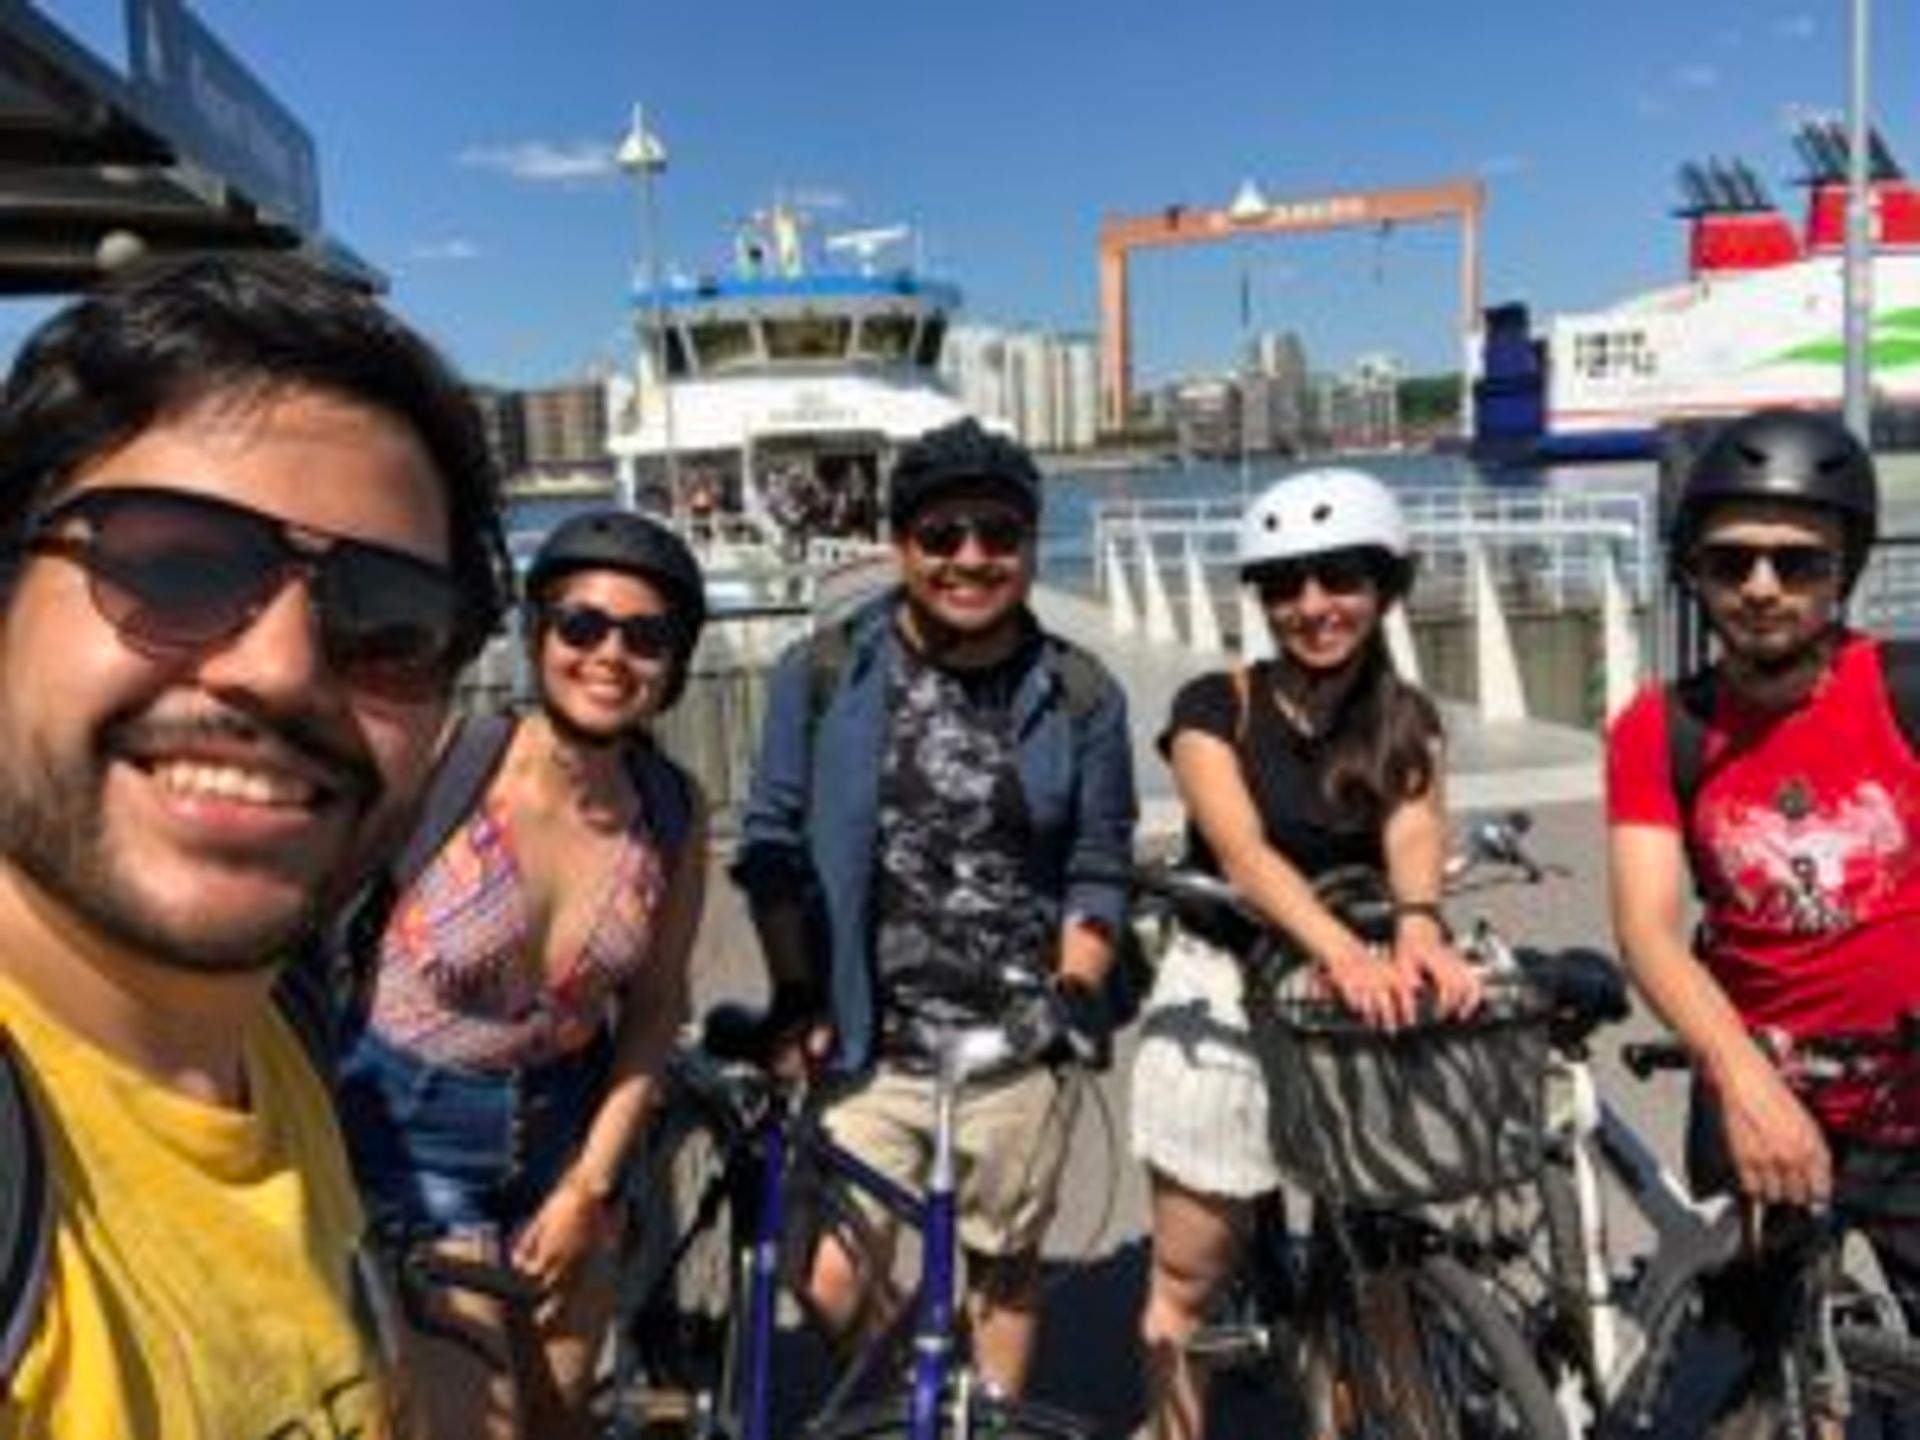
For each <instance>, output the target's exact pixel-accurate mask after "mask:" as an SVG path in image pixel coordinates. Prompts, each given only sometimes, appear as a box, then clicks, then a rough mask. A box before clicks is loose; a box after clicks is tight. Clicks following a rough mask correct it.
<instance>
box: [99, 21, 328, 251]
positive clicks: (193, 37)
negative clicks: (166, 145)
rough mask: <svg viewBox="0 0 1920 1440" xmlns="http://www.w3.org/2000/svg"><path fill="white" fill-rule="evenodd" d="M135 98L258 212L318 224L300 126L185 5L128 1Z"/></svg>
mask: <svg viewBox="0 0 1920 1440" xmlns="http://www.w3.org/2000/svg"><path fill="white" fill-rule="evenodd" d="M127 53H128V57H129V59H130V61H131V69H132V78H133V85H134V91H135V93H136V94H137V95H138V96H139V97H140V99H141V101H142V102H143V104H144V105H145V106H146V107H147V109H148V113H149V118H150V119H152V120H153V121H154V122H155V123H156V124H157V125H158V126H159V127H160V129H161V131H162V132H163V133H164V134H165V136H166V138H167V139H168V141H170V142H171V143H172V144H173V145H174V146H176V147H177V148H178V149H179V150H180V152H181V153H182V154H183V155H185V156H187V157H189V158H190V159H192V160H194V161H195V162H197V163H198V164H199V165H201V166H202V167H204V168H205V169H207V170H209V171H211V172H212V173H213V174H214V175H216V176H218V177H219V178H220V179H221V180H223V181H225V182H226V183H227V184H228V185H231V186H232V187H233V188H234V189H236V190H238V191H240V192H241V193H242V194H243V195H245V196H246V197H247V198H248V199H249V200H251V201H252V202H253V203H254V204H255V205H256V206H257V207H258V208H259V209H261V210H263V211H266V212H268V213H269V214H272V215H275V216H277V217H278V218H280V219H281V220H283V221H286V222H288V223H289V224H292V225H294V226H296V227H297V228H299V229H300V230H303V231H309V232H310V231H313V230H316V229H318V228H319V224H320V167H319V162H318V160H317V158H316V156H315V152H314V148H313V137H312V136H311V135H309V134H308V133H307V131H306V127H304V126H303V125H301V123H300V122H299V121H298V120H296V119H295V118H294V117H293V115H292V114H291V113H290V112H289V111H288V110H287V109H286V107H285V106H283V105H282V104H281V103H280V102H279V101H278V100H276V99H274V97H273V95H272V94H271V93H270V92H269V91H268V90H267V88H266V87H265V86H264V85H262V84H261V83H260V82H259V81H258V80H256V79H255V78H254V77H253V74H252V72H251V71H249V70H248V69H247V67H246V66H245V65H243V64H241V63H240V61H239V59H238V58H236V57H235V55H234V54H233V52H232V51H230V50H229V49H227V47H226V46H225V45H223V44H222V43H221V42H220V40H219V38H218V37H217V36H216V35H214V33H213V32H212V31H211V30H209V29H207V28H206V26H204V25H202V24H201V23H200V22H199V21H198V20H196V19H194V18H193V16H191V15H189V14H188V13H187V10H186V7H185V6H184V5H183V4H182V3H181V0H127Z"/></svg>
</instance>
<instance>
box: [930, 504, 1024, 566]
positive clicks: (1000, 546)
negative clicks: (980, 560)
mask: <svg viewBox="0 0 1920 1440" xmlns="http://www.w3.org/2000/svg"><path fill="white" fill-rule="evenodd" d="M969 535H971V536H972V537H973V538H974V540H975V541H976V542H977V543H978V544H979V546H980V549H981V550H982V551H983V552H985V553H986V554H988V555H992V556H995V557H997V558H998V557H1005V556H1008V555H1012V554H1014V553H1015V552H1016V551H1018V550H1019V548H1020V547H1021V546H1022V545H1024V544H1025V543H1026V539H1027V526H1026V522H1025V521H1023V520H1021V519H1020V517H1019V516H1017V515H1007V514H1001V513H994V514H988V515H944V516H941V517H940V518H939V519H937V520H928V521H926V522H925V523H924V524H921V525H917V526H915V527H914V531H913V543H914V544H915V545H916V546H918V547H919V549H920V551H921V552H922V553H923V554H926V555H930V556H932V557H933V558H934V559H936V560H947V559H951V558H952V557H953V556H955V555H958V554H959V553H960V551H961V548H962V547H963V546H964V545H965V544H966V543H967V537H968V536H969Z"/></svg>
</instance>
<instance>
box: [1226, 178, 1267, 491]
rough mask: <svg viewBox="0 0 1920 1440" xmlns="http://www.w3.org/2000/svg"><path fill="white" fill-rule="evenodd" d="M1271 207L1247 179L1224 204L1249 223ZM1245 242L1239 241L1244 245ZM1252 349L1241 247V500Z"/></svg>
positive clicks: (1247, 462)
mask: <svg viewBox="0 0 1920 1440" xmlns="http://www.w3.org/2000/svg"><path fill="white" fill-rule="evenodd" d="M1271 208H1272V207H1271V206H1269V205H1268V203H1267V197H1266V196H1264V195H1262V194H1261V193H1260V187H1259V186H1258V185H1256V184H1254V183H1253V181H1251V180H1242V181H1241V182H1240V189H1239V190H1238V191H1237V192H1235V194H1234V197H1233V200H1232V203H1230V204H1229V205H1228V206H1227V218H1228V219H1229V220H1231V221H1233V223H1234V224H1236V225H1251V224H1253V223H1254V222H1255V221H1258V220H1263V219H1265V218H1266V216H1267V212H1268V211H1269V210H1270V209H1271ZM1244 244H1245V242H1242V245H1243V247H1244ZM1252 349H1253V272H1252V262H1251V261H1250V260H1248V258H1247V256H1246V252H1245V250H1244V248H1243V249H1242V251H1241V255H1240V363H1239V365H1238V366H1237V367H1235V368H1236V372H1237V374H1238V377H1239V379H1238V383H1236V384H1235V386H1234V393H1235V395H1236V396H1237V397H1238V399H1239V402H1240V405H1239V411H1240V413H1239V417H1238V418H1239V422H1240V424H1239V430H1240V498H1241V499H1242V500H1245V499H1246V498H1247V495H1248V492H1249V491H1250V489H1251V488H1252V483H1253V473H1252V472H1253V460H1252V456H1251V455H1250V453H1249V450H1248V445H1247V412H1248V410H1249V408H1250V407H1249V405H1248V401H1249V400H1250V399H1251V398H1252V392H1253V380H1254V373H1253V372H1254V367H1253V364H1252Z"/></svg>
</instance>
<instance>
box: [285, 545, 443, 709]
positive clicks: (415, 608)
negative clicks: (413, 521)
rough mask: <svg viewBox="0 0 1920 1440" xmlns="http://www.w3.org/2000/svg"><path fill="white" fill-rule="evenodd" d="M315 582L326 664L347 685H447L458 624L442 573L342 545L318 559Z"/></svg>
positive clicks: (402, 689)
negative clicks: (349, 682) (347, 683)
mask: <svg viewBox="0 0 1920 1440" xmlns="http://www.w3.org/2000/svg"><path fill="white" fill-rule="evenodd" d="M316 584H317V586H318V588H319V595H318V597H317V598H318V600H319V604H320V614H321V635H322V638H323V641H324V643H325V645H326V648H327V658H328V659H329V661H331V662H332V664H333V665H334V667H335V668H336V669H338V670H339V671H340V673H341V674H342V675H344V676H345V677H346V678H347V679H348V680H350V681H352V682H353V683H354V684H357V685H362V686H365V687H367V688H369V689H378V690H385V691H387V692H389V693H393V694H397V695H406V694H410V693H417V692H421V691H428V690H432V689H435V688H437V687H438V686H440V685H441V684H443V683H444V682H445V681H446V679H447V677H448V674H449V672H450V671H451V670H452V669H453V668H454V665H455V663H456V659H457V657H458V655H459V653H460V642H461V636H462V628H461V627H462V623H463V622H462V619H461V615H462V607H461V604H460V592H459V590H458V588H457V587H456V586H455V585H454V583H453V581H452V579H451V578H449V577H448V576H447V575H445V574H444V573H442V572H441V571H440V570H438V569H436V568H435V567H434V566H432V565H428V564H426V563H425V562H423V561H419V560H414V559H411V558H409V557H408V556H405V555H401V554H399V553H397V552H391V551H387V550H382V549H376V548H375V547H373V546H370V545H361V544H358V543H357V542H355V541H352V540H341V541H337V542H335V544H334V545H333V547H332V548H331V549H329V550H328V551H326V552H325V554H324V555H323V556H322V557H321V560H320V565H319V575H318V578H317V581H316Z"/></svg>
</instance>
